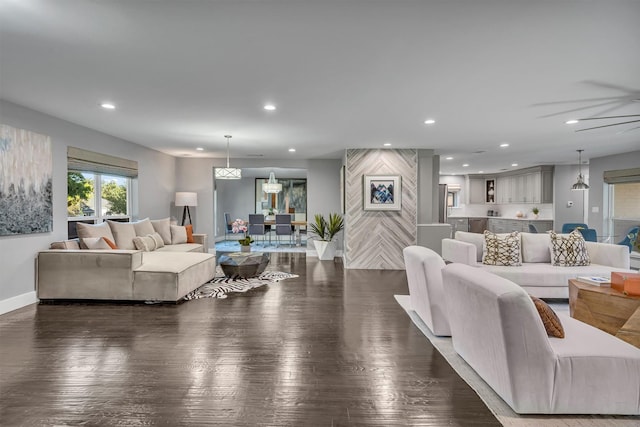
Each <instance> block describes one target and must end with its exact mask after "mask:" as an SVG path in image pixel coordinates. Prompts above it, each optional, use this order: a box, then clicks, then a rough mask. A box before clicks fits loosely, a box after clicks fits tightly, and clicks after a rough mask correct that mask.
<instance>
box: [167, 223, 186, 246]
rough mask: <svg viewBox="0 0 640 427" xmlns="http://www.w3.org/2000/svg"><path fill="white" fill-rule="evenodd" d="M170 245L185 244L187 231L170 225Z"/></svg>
mask: <svg viewBox="0 0 640 427" xmlns="http://www.w3.org/2000/svg"><path fill="white" fill-rule="evenodd" d="M170 230H171V244H172V245H179V244H180V243H187V229H186V228H185V227H184V226H182V225H171V226H170Z"/></svg>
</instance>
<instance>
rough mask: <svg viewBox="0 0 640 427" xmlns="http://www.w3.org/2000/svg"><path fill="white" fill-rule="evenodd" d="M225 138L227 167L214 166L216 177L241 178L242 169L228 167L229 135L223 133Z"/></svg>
mask: <svg viewBox="0 0 640 427" xmlns="http://www.w3.org/2000/svg"><path fill="white" fill-rule="evenodd" d="M224 137H225V138H227V167H226V168H216V179H240V178H242V169H238V168H231V167H229V139H231V135H225V136H224Z"/></svg>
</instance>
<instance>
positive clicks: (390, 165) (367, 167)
mask: <svg viewBox="0 0 640 427" xmlns="http://www.w3.org/2000/svg"><path fill="white" fill-rule="evenodd" d="M364 175H400V176H401V177H402V210H400V211H365V210H364V194H363V179H364V178H363V176H364ZM417 180H418V153H417V150H359V149H350V150H347V167H346V179H345V187H346V188H345V190H346V191H345V198H346V203H345V205H346V210H347V212H346V227H345V249H346V266H347V268H368V269H378V270H387V269H404V260H403V258H402V249H404V248H405V247H406V246H409V245H415V244H416V218H417V205H418V201H417Z"/></svg>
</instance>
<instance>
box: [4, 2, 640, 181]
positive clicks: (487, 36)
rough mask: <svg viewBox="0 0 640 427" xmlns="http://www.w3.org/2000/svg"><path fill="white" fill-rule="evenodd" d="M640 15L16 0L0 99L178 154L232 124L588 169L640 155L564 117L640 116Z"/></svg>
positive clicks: (269, 151) (626, 130) (7, 21)
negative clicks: (581, 163)
mask: <svg viewBox="0 0 640 427" xmlns="http://www.w3.org/2000/svg"><path fill="white" fill-rule="evenodd" d="M639 21H640V1H636V0H629V1H621V0H599V1H588V0H564V1H555V0H548V1H547V0H541V1H526V2H525V1H512V0H494V1H490V0H468V1H455V0H450V1H427V0H424V1H418V0H415V1H404V0H395V1H392V0H387V1H377V0H344V1H311V0H305V1H296V0H290V1H280V0H263V1H244V0H235V1H213V0H212V1H204V0H199V1H189V0H183V1H163V0H140V1H133V0H129V1H127V0H119V1H110V0H102V1H95V0H94V1H89V0H54V1H52V0H0V96H1V97H2V98H3V99H6V100H8V101H11V102H15V103H17V104H20V105H24V106H26V107H29V108H32V109H35V110H38V111H42V112H44V113H47V114H50V115H53V116H56V117H59V118H62V119H64V120H68V121H70V122H74V123H77V124H80V125H83V126H86V127H89V128H92V129H96V130H98V131H101V132H104V133H107V134H110V135H114V136H117V137H120V138H123V139H126V140H129V141H133V142H136V143H138V144H141V145H145V146H148V147H152V148H155V149H157V150H160V151H163V152H165V153H169V154H172V155H175V156H185V155H189V156H194V157H198V156H203V157H224V156H225V155H226V141H225V139H224V135H225V134H231V135H233V138H232V139H231V157H232V158H234V157H235V158H238V157H251V156H254V155H262V156H264V158H266V159H269V158H339V157H340V156H341V154H342V153H343V150H344V149H345V148H347V147H349V148H377V147H379V148H382V144H383V143H385V142H390V143H392V144H393V145H392V148H433V149H435V150H436V153H438V154H441V155H443V156H446V155H452V156H453V157H454V160H450V161H446V160H442V162H441V163H442V166H441V169H442V171H443V172H444V173H452V172H456V173H460V172H465V173H466V172H468V173H477V172H478V171H479V170H483V171H485V172H495V171H499V170H502V169H512V167H511V164H512V163H514V162H515V163H518V164H519V166H518V167H517V168H520V167H526V166H532V165H536V164H563V163H566V164H569V163H573V164H576V163H577V153H576V152H575V150H576V149H579V148H584V149H585V152H584V155H583V157H584V158H585V159H589V158H593V157H600V156H603V155H609V154H616V153H622V152H627V151H632V150H637V149H639V148H640V130H635V131H634V130H630V129H632V128H634V127H636V126H637V125H638V124H639V123H635V124H628V125H621V126H613V127H608V128H603V129H599V130H593V131H587V132H577V133H576V132H574V130H575V129H579V128H581V127H582V128H584V127H588V126H590V125H601V124H607V123H609V121H606V120H605V121H597V122H594V121H592V122H587V123H588V124H587V125H581V124H578V125H574V126H573V127H571V126H568V125H566V124H564V122H565V121H566V120H568V119H570V118H576V117H578V118H585V117H594V116H601V115H625V114H640V102H633V100H634V99H640V25H639V24H638V22H639ZM106 100H108V101H111V102H114V103H115V104H116V105H117V109H116V110H115V111H106V110H103V109H102V108H100V107H99V103H100V102H103V101H106ZM267 102H272V103H274V104H275V105H276V106H277V110H276V111H274V112H268V111H265V110H263V108H262V107H263V105H264V104H265V103H267ZM427 118H433V119H435V120H437V122H436V124H434V125H431V126H427V125H425V124H424V120H425V119H427ZM636 119H638V118H637V117H636ZM502 142H508V143H509V144H510V147H509V148H507V149H500V148H499V147H498V145H499V144H500V143H502ZM198 146H200V147H204V148H205V151H204V152H202V153H200V152H196V151H195V148H196V147H198ZM290 147H293V148H295V149H296V150H297V151H296V152H295V153H289V152H288V151H287V150H288V149H289V148H290ZM479 151H482V153H481V154H477V153H476V152H479ZM463 163H469V167H466V168H463V167H462V164H463Z"/></svg>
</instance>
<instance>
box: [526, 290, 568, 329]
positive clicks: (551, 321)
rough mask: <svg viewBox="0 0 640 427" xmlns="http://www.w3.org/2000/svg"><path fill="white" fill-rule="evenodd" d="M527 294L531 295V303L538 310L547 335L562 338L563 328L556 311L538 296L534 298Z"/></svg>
mask: <svg viewBox="0 0 640 427" xmlns="http://www.w3.org/2000/svg"><path fill="white" fill-rule="evenodd" d="M529 296H530V297H531V300H532V301H533V304H534V305H535V306H536V310H538V314H539V315H540V318H541V319H542V323H543V324H544V329H545V330H546V331H547V335H549V336H550V337H555V338H564V328H563V327H562V323H560V319H558V315H557V314H556V312H555V311H553V309H552V308H551V307H549V305H548V304H547V303H546V302H544V301H542V300H541V299H540V298H536V297H534V296H531V295H529Z"/></svg>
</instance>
